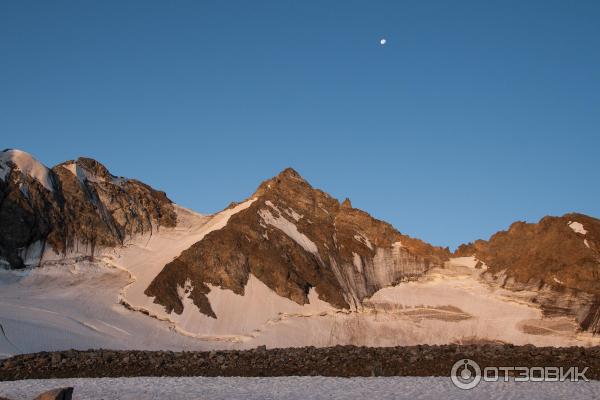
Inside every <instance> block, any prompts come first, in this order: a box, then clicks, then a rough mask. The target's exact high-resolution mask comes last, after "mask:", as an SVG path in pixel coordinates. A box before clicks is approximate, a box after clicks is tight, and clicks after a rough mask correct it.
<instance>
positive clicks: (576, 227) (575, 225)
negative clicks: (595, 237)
mask: <svg viewBox="0 0 600 400" xmlns="http://www.w3.org/2000/svg"><path fill="white" fill-rule="evenodd" d="M567 225H569V228H571V229H573V232H575V233H581V234H582V235H585V234H586V233H587V231H586V230H585V229H584V227H583V224H582V223H581V222H576V221H569V223H568V224H567Z"/></svg>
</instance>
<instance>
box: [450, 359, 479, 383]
mask: <svg viewBox="0 0 600 400" xmlns="http://www.w3.org/2000/svg"><path fill="white" fill-rule="evenodd" d="M450 379H452V383H454V386H456V387H457V388H459V389H464V390H467V389H473V388H474V387H475V386H477V385H479V382H481V368H480V367H479V365H478V364H477V363H476V362H475V361H473V360H469V359H468V358H463V359H462V360H458V361H457V362H455V363H454V365H453V366H452V370H451V371H450Z"/></svg>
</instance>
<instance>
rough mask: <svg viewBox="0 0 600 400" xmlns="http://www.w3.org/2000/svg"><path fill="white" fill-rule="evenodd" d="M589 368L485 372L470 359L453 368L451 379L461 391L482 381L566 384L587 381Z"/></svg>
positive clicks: (471, 387)
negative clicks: (565, 382) (511, 380)
mask: <svg viewBox="0 0 600 400" xmlns="http://www.w3.org/2000/svg"><path fill="white" fill-rule="evenodd" d="M588 369H589V367H585V368H583V370H581V371H580V370H579V367H568V368H567V367H485V368H484V369H483V372H482V370H481V367H480V366H479V364H477V363H476V362H475V361H473V360H470V359H468V358H463V359H461V360H458V361H457V362H455V363H454V365H453V366H452V370H451V371H450V379H451V380H452V383H453V384H454V386H456V387H458V388H460V389H465V390H467V389H473V388H474V387H475V386H477V385H478V384H479V383H480V382H481V381H482V380H484V381H486V382H498V381H500V380H503V381H504V382H508V381H509V380H510V379H514V381H515V382H564V381H571V382H577V381H585V382H589V379H588V378H587V377H586V376H585V373H586V372H587V371H588Z"/></svg>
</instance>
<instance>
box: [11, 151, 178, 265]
mask: <svg viewBox="0 0 600 400" xmlns="http://www.w3.org/2000/svg"><path fill="white" fill-rule="evenodd" d="M176 218H177V217H176V213H175V210H174V207H173V204H172V203H171V201H170V200H169V199H168V198H167V196H166V195H165V193H163V192H160V191H157V190H154V189H152V188H151V187H149V186H148V185H145V184H144V183H142V182H139V181H136V180H133V179H126V178H120V177H115V176H113V175H111V174H110V173H109V172H108V170H107V169H106V168H105V167H104V166H103V165H102V164H100V163H99V162H97V161H95V160H92V159H89V158H79V159H78V160H76V161H68V162H65V163H62V164H59V165H57V166H56V167H54V168H52V169H48V168H46V167H45V166H44V165H42V164H41V163H39V162H38V161H37V160H35V159H34V158H33V157H32V156H30V155H29V154H27V153H25V152H22V151H19V150H5V151H3V152H1V153H0V221H2V223H1V224H0V263H1V264H3V265H2V266H4V267H10V268H23V267H25V266H35V265H37V264H38V263H39V262H40V257H41V255H42V254H43V252H44V250H46V249H48V248H51V249H52V250H54V252H55V253H56V254H65V253H67V252H69V251H77V252H81V253H85V254H88V255H93V254H94V251H95V249H96V248H98V247H113V246H117V245H120V244H122V243H123V241H124V240H125V238H126V237H128V236H131V235H133V234H138V233H145V232H151V231H152V229H158V228H159V227H160V226H175V224H176Z"/></svg>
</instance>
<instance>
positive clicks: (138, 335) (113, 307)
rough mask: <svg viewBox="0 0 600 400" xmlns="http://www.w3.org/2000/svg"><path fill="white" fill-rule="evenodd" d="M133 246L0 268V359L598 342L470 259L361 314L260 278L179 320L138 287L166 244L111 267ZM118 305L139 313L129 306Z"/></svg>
mask: <svg viewBox="0 0 600 400" xmlns="http://www.w3.org/2000/svg"><path fill="white" fill-rule="evenodd" d="M179 212H180V213H182V214H183V213H185V211H183V210H179ZM188 217H190V219H191V220H193V224H191V225H189V226H188V227H187V228H186V229H190V230H191V231H195V232H196V233H198V234H200V231H201V229H200V228H201V226H205V227H206V225H207V224H208V223H210V220H211V219H210V218H207V217H202V216H198V215H194V214H189V215H188ZM221 217H222V216H221ZM196 224H197V225H196ZM206 228H208V227H206ZM165 231H166V229H165ZM180 233H181V232H177V231H176V229H172V230H171V232H168V233H167V232H164V233H161V234H160V235H164V237H163V238H161V239H157V241H156V242H153V241H152V239H151V240H150V242H149V243H154V244H156V243H159V242H161V241H163V240H164V241H165V242H166V241H168V240H169V239H167V237H170V238H171V240H175V241H176V240H177V239H176V238H177V235H178V234H180ZM135 246H138V245H135ZM132 248H134V247H133V246H130V247H128V248H126V249H123V253H122V254H120V252H119V251H116V252H115V253H114V254H113V255H109V254H107V255H105V256H103V259H102V260H97V261H95V262H90V261H87V260H69V261H64V262H63V263H60V264H55V265H46V266H45V267H44V268H38V269H32V270H28V271H27V272H14V271H4V272H2V273H1V274H0V285H1V286H0V324H1V326H2V335H1V336H0V357H2V356H4V357H6V356H9V355H12V354H19V353H28V352H34V351H43V350H59V349H69V348H78V349H87V348H100V347H101V348H115V349H172V350H191V349H213V348H224V349H231V348H253V347H256V346H258V345H262V344H265V345H267V346H269V347H287V346H306V345H314V346H331V345H335V344H356V345H368V346H395V345H412V344H419V343H430V344H440V343H453V342H459V343H460V342H473V341H505V342H512V343H516V344H523V343H534V344H537V345H563V346H566V345H590V344H598V340H597V339H594V338H593V337H592V336H591V335H589V334H585V333H579V332H578V331H577V324H576V323H575V321H574V320H571V319H569V318H566V317H559V318H544V317H543V316H542V313H541V310H540V309H539V308H537V307H535V306H533V305H532V304H531V303H529V302H528V301H527V299H526V296H525V295H521V296H516V295H515V294H514V293H513V292H510V291H508V290H504V289H494V288H492V287H490V286H489V285H487V284H485V283H484V282H482V281H481V280H479V279H477V274H479V273H480V271H478V270H476V269H474V268H472V264H473V263H472V262H471V261H469V260H466V261H467V262H465V260H458V261H457V260H453V262H452V263H450V265H449V267H448V268H446V269H439V270H434V271H431V272H430V273H429V274H428V275H427V276H426V277H424V278H423V279H422V280H420V281H415V282H405V283H400V284H399V285H397V286H395V287H390V288H385V289H382V290H380V291H378V292H377V293H375V294H374V295H373V296H372V297H371V298H370V299H369V300H368V301H366V302H365V307H364V308H363V309H362V310H356V311H348V310H339V309H335V308H333V307H331V306H330V305H329V304H327V303H324V302H322V301H320V300H318V298H316V296H315V295H314V294H310V295H309V298H310V302H309V304H306V305H303V306H301V305H298V304H297V303H295V302H293V301H291V300H289V299H286V298H285V297H281V296H279V295H277V294H276V293H275V292H273V291H272V290H270V289H269V288H268V287H266V286H265V285H264V284H263V283H261V282H260V281H259V280H258V279H256V278H254V277H252V278H251V279H250V280H249V281H248V284H247V286H246V291H245V294H244V295H243V296H240V295H237V294H235V293H233V292H232V291H230V290H226V289H225V290H224V289H219V288H213V290H211V292H210V294H209V299H210V301H211V304H212V306H213V308H214V310H215V312H216V313H217V314H218V315H221V316H222V317H221V318H218V319H213V318H210V317H208V316H206V315H204V314H202V313H199V312H197V309H196V308H195V306H194V305H193V303H191V302H189V301H184V304H185V307H184V312H183V313H182V314H175V313H174V312H172V313H170V314H167V313H166V312H165V311H164V308H163V309H161V308H160V307H159V306H158V305H156V304H154V303H152V298H148V297H146V298H144V297H143V294H142V292H141V291H139V290H136V286H135V282H137V281H136V280H135V279H136V278H138V277H141V279H140V281H139V282H142V280H143V279H146V280H147V279H149V278H148V277H144V276H143V274H142V273H141V272H142V271H143V270H144V265H148V267H149V269H148V271H147V272H148V274H150V275H151V269H152V265H151V264H145V263H144V262H142V260H151V259H152V257H153V255H157V256H161V255H160V253H161V250H160V248H161V246H156V247H153V246H147V247H145V248H144V249H145V251H144V252H139V254H143V255H140V256H139V257H140V258H139V260H140V263H139V264H138V265H137V266H134V267H133V268H132V269H131V270H130V271H126V270H124V269H121V268H123V267H122V266H119V267H115V265H118V264H119V263H121V262H123V261H124V260H125V259H127V257H133V256H132V255H131V254H129V255H128V254H126V253H127V252H128V251H131V249H132ZM161 257H162V256H161ZM469 264H471V266H469ZM132 265H133V264H132ZM132 282H133V283H132ZM128 285H129V286H128ZM182 290H183V291H185V288H182ZM121 296H123V297H122V299H121ZM182 296H183V297H184V298H185V296H184V295H183V293H182ZM122 300H124V301H126V302H128V304H130V305H131V308H127V307H124V306H123V304H121V301H122ZM137 307H139V309H142V308H143V309H149V311H150V312H151V313H153V312H156V317H157V318H153V317H150V316H148V315H145V314H144V313H142V312H138V311H134V310H133V309H132V308H137ZM153 315H154V314H153Z"/></svg>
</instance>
